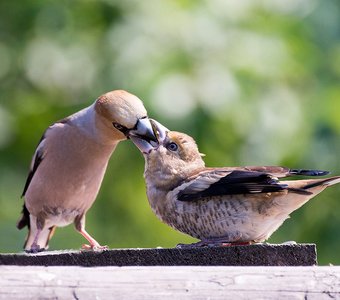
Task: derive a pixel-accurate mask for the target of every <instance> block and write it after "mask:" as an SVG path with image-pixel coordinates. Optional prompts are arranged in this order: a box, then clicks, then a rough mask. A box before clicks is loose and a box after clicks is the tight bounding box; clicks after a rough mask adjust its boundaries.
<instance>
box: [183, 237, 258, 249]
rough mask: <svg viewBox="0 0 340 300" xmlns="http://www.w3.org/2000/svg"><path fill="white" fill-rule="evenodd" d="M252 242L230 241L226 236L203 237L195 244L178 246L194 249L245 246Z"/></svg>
mask: <svg viewBox="0 0 340 300" xmlns="http://www.w3.org/2000/svg"><path fill="white" fill-rule="evenodd" d="M250 244H252V242H251V241H249V242H229V241H227V239H226V238H215V239H202V240H201V241H199V242H197V243H193V244H178V245H177V246H176V248H179V249H192V248H199V247H229V246H245V245H250Z"/></svg>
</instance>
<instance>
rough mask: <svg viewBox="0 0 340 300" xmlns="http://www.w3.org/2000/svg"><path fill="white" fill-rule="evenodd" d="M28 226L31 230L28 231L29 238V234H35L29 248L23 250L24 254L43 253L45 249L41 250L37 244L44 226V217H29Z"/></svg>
mask: <svg viewBox="0 0 340 300" xmlns="http://www.w3.org/2000/svg"><path fill="white" fill-rule="evenodd" d="M30 225H31V228H30V230H29V236H30V233H31V232H35V234H34V238H33V242H32V244H31V246H30V247H29V248H28V249H25V252H27V253H38V252H41V251H44V250H45V248H41V247H40V245H39V244H38V240H39V237H40V234H41V232H42V230H43V228H44V225H45V219H44V217H42V216H40V215H39V216H37V217H35V216H33V215H30ZM26 243H27V241H26ZM25 247H26V246H25Z"/></svg>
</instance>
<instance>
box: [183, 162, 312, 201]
mask: <svg viewBox="0 0 340 300" xmlns="http://www.w3.org/2000/svg"><path fill="white" fill-rule="evenodd" d="M286 189H288V186H287V185H286V184H284V183H282V182H279V181H278V179H277V178H275V177H274V176H272V175H271V174H267V173H263V172H257V171H245V170H232V171H230V170H228V169H226V168H219V169H207V170H205V171H202V172H200V173H198V174H196V175H193V176H191V177H190V178H189V180H188V181H186V182H184V183H183V184H182V185H181V186H180V187H178V188H177V191H178V195H177V199H178V200H179V201H197V200H201V199H205V198H208V197H216V196H224V195H236V194H259V193H272V192H279V191H283V190H286ZM294 192H297V193H308V192H306V191H304V190H301V191H300V190H294Z"/></svg>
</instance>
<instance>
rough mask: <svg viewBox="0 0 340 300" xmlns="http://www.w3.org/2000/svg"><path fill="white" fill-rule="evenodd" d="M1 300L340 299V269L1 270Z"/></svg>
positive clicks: (18, 267) (163, 268)
mask: <svg viewBox="0 0 340 300" xmlns="http://www.w3.org/2000/svg"><path fill="white" fill-rule="evenodd" d="M0 274H1V276H0V299H121V300H124V299H145V300H146V299H148V300H150V299H162V300H164V299H312V300H313V299H317V300H319V299H340V267H193V266H191V267H184V266H182V267H95V268H84V267H75V266H70V267H40V266H30V267H23V266H0Z"/></svg>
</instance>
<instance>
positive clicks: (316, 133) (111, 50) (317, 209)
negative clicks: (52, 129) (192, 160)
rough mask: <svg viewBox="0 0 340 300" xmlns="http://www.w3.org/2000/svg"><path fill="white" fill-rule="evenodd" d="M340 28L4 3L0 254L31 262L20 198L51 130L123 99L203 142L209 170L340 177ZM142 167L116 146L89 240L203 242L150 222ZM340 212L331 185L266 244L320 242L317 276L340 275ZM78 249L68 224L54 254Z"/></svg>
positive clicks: (198, 11) (211, 9)
mask: <svg viewBox="0 0 340 300" xmlns="http://www.w3.org/2000/svg"><path fill="white" fill-rule="evenodd" d="M339 20H340V2H339V1H337V0H326V1H322V0H294V1H293V0H288V1H281V0H241V1H239V0H229V1H224V0H201V1H197V0H164V1H150V0H146V1H137V0H130V1H116V0H101V1H90V0H86V1H85V0H84V1H42V0H34V1H32V0H28V1H6V0H1V1H0V84H1V90H0V93H1V94H0V167H1V172H0V205H1V210H0V234H1V244H0V251H2V252H16V251H21V247H22V243H23V240H24V237H25V234H26V233H25V232H24V231H18V230H17V229H16V228H15V222H16V220H17V218H18V216H19V211H20V210H21V205H22V200H21V199H20V195H21V192H22V188H23V185H24V182H25V178H26V175H27V170H28V166H29V163H30V159H31V156H32V154H33V151H34V149H35V146H36V144H37V142H38V141H39V139H40V136H41V135H42V133H43V131H44V130H45V128H46V127H47V126H48V125H50V124H51V123H53V122H54V121H56V120H58V119H60V118H62V117H64V116H67V115H69V114H71V113H73V112H75V111H77V110H79V109H81V108H83V107H85V106H87V105H89V104H91V103H92V102H93V100H94V99H95V98H96V97H97V96H99V95H100V94H102V93H104V92H106V91H109V90H113V89H126V90H128V91H130V92H132V93H134V94H136V95H138V96H139V97H140V98H141V99H142V100H143V101H144V103H145V106H146V107H147V109H148V111H149V115H150V116H152V117H154V118H156V119H158V120H160V121H161V122H162V123H164V124H165V125H166V126H167V127H169V128H171V129H173V130H177V131H183V132H186V133H188V134H190V135H192V136H193V137H195V138H196V139H197V142H198V145H199V147H200V150H201V152H204V153H206V154H207V156H206V158H205V160H206V163H207V165H209V166H227V165H285V166H289V167H293V168H316V169H317V168H319V169H326V170H330V171H332V173H333V174H340V159H339V152H340V84H339V83H340V23H339ZM143 169H144V161H143V158H142V156H141V155H140V153H139V152H138V150H137V149H136V148H135V147H134V146H133V145H132V144H131V143H130V142H126V143H122V144H121V145H119V147H118V148H117V151H116V152H115V154H114V157H113V158H112V160H111V161H110V165H109V168H108V171H107V174H106V177H105V180H104V183H103V186H102V188H101V191H100V194H99V195H98V200H97V201H96V202H95V204H94V206H93V207H92V209H91V210H90V211H89V213H88V215H87V229H88V231H89V232H90V233H92V234H93V235H94V237H96V238H97V239H98V241H99V242H101V243H103V244H107V245H109V246H110V247H155V246H162V247H172V246H174V245H176V243H179V242H191V241H193V240H192V239H191V238H189V237H186V236H184V235H183V234H180V233H177V232H175V231H174V230H172V229H171V228H169V227H167V226H166V225H164V224H162V223H161V222H160V221H158V219H157V218H156V217H155V216H154V215H153V214H152V212H151V210H150V208H149V206H148V203H147V199H146V196H145V187H144V181H143V177H142V173H143ZM339 211H340V187H332V188H330V189H329V190H327V191H325V192H324V193H323V194H322V195H320V196H318V197H317V198H316V199H313V200H312V201H310V202H309V203H307V204H306V205H305V206H304V207H302V208H301V209H300V210H298V211H296V212H294V213H293V214H292V218H291V219H290V220H287V221H286V222H285V223H284V225H283V226H282V227H281V228H280V229H279V230H278V231H277V232H276V233H275V234H274V235H273V236H272V238H271V239H270V240H269V242H272V243H277V242H278V243H281V242H284V241H287V240H295V241H298V242H315V243H317V247H318V257H319V262H320V263H321V264H328V263H333V264H339V263H340V234H339V228H340V213H339ZM82 242H83V239H82V237H81V236H80V235H79V234H77V233H76V232H75V230H74V229H73V227H72V226H68V227H66V228H63V229H58V230H57V232H56V235H55V237H54V238H53V239H52V241H51V245H50V246H51V249H60V248H78V247H79V246H80V244H81V243H82Z"/></svg>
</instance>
